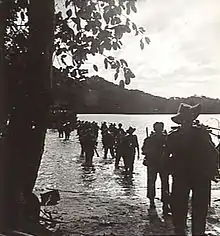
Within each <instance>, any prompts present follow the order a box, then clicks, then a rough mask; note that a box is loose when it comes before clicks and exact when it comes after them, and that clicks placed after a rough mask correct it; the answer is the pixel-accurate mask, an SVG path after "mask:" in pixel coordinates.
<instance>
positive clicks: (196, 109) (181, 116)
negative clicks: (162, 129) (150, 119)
mask: <svg viewBox="0 0 220 236" xmlns="http://www.w3.org/2000/svg"><path fill="white" fill-rule="evenodd" d="M200 112H201V104H197V105H195V106H191V105H188V104H186V103H181V104H180V105H179V108H178V112H177V114H176V115H175V116H173V117H171V120H172V121H173V122H175V123H177V124H182V123H184V122H191V121H193V120H195V119H196V118H197V117H198V116H199V114H200Z"/></svg>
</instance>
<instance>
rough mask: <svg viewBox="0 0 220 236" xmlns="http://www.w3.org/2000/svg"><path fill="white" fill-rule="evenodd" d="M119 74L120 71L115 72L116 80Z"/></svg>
mask: <svg viewBox="0 0 220 236" xmlns="http://www.w3.org/2000/svg"><path fill="white" fill-rule="evenodd" d="M118 74H119V73H118V72H116V73H115V75H114V77H115V80H117V78H118Z"/></svg>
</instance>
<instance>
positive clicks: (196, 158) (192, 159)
mask: <svg viewBox="0 0 220 236" xmlns="http://www.w3.org/2000/svg"><path fill="white" fill-rule="evenodd" d="M200 110H201V105H200V104H198V105H196V106H190V105H187V104H183V103H182V104H180V106H179V109H178V114H177V115H175V116H174V117H172V118H171V119H172V121H173V122H175V123H176V124H178V125H179V126H178V127H176V128H174V130H173V131H172V132H171V133H170V134H169V135H168V139H167V148H166V151H167V156H166V158H167V161H168V162H171V163H172V176H173V184H172V195H171V207H172V216H173V225H174V230H175V234H176V235H186V231H185V230H186V219H187V212H188V199H189V193H190V190H191V191H192V235H205V226H206V216H207V212H208V204H209V186H210V181H211V180H212V179H213V178H214V177H215V176H216V175H217V171H218V169H217V163H218V160H217V158H218V151H217V149H216V148H215V146H214V144H213V143H212V141H211V137H210V134H209V132H208V131H207V129H206V128H205V127H204V126H203V125H199V124H198V123H197V122H194V120H195V119H196V118H197V117H198V116H199V114H200Z"/></svg>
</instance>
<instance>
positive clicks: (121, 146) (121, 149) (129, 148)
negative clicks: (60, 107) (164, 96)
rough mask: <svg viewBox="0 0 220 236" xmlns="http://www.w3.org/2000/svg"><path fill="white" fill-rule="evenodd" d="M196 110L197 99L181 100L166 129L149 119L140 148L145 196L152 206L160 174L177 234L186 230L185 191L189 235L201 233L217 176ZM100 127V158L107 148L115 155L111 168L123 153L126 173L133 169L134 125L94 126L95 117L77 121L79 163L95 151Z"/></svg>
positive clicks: (209, 143) (198, 107)
mask: <svg viewBox="0 0 220 236" xmlns="http://www.w3.org/2000/svg"><path fill="white" fill-rule="evenodd" d="M200 112H201V105H200V104H198V105H196V106H190V105H188V104H183V103H182V104H180V106H179V109H178V112H177V114H176V115H175V116H173V117H172V118H171V119H172V121H173V122H175V123H176V124H177V126H175V127H172V130H171V131H170V132H169V133H167V132H166V131H165V130H164V124H163V123H162V122H156V123H154V125H153V131H152V133H151V134H150V135H149V136H148V134H147V137H146V138H145V140H144V143H143V145H142V148H141V150H142V154H143V155H144V160H143V165H145V166H146V167H147V197H148V198H149V200H150V208H151V209H154V208H155V202H154V200H155V189H156V186H155V183H156V178H157V175H158V174H159V177H160V180H161V201H162V203H163V207H162V208H163V209H162V210H163V215H164V216H168V215H171V216H172V220H173V225H174V230H175V234H176V235H186V219H187V212H188V199H189V195H190V192H192V201H191V203H192V235H205V225H206V216H207V213H208V207H209V204H210V186H211V181H212V180H215V179H216V176H219V174H218V158H219V153H218V150H217V149H216V147H215V145H214V143H213V142H212V139H211V136H210V132H209V130H208V129H207V127H206V126H204V125H202V124H200V122H199V121H198V120H197V117H198V116H199V114H200ZM99 129H100V130H101V134H102V144H103V149H104V158H107V154H108V152H110V154H111V156H112V158H114V159H115V168H116V169H117V168H119V162H120V160H121V158H122V159H123V161H124V168H125V173H129V174H132V172H133V168H134V159H135V154H136V153H137V156H138V159H139V157H140V153H139V144H138V139H137V136H136V135H135V134H134V132H135V128H132V127H129V129H128V130H126V131H125V130H124V129H123V127H122V124H121V123H119V124H118V125H116V124H109V125H107V123H106V122H103V123H102V125H101V127H100V128H99V126H98V124H97V123H96V122H88V121H79V122H78V124H77V134H78V137H79V142H80V145H81V156H84V157H85V163H84V164H83V165H84V166H88V167H89V166H92V162H93V156H94V153H95V152H96V154H97V155H98V153H97V150H96V147H97V139H98V134H99ZM136 151H137V152H136ZM169 179H172V181H169ZM170 185H171V186H170Z"/></svg>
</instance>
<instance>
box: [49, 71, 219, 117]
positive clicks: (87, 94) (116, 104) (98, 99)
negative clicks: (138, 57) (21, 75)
mask: <svg viewBox="0 0 220 236" xmlns="http://www.w3.org/2000/svg"><path fill="white" fill-rule="evenodd" d="M52 94H53V98H54V103H55V104H56V105H60V106H68V107H69V108H70V109H71V110H74V111H75V112H76V113H94V114H97V113H100V114H101V113H102V114H111V113H114V114H143V113H144V114H146V113H166V114H167V113H176V111H177V109H178V106H179V104H180V103H181V102H185V103H188V104H191V105H194V104H197V103H201V104H202V109H203V110H202V112H203V113H220V100H219V99H212V98H208V97H205V96H202V97H197V96H191V97H188V98H178V97H172V98H169V99H167V98H163V97H159V96H154V95H151V94H148V93H144V92H142V91H139V90H128V89H125V88H121V87H120V86H118V85H116V84H114V83H111V82H108V81H106V80H104V79H103V78H101V77H98V76H93V77H91V78H89V79H86V80H83V81H78V80H73V79H71V78H68V77H64V76H62V74H61V73H60V72H59V71H58V70H54V73H53V93H52Z"/></svg>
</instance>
